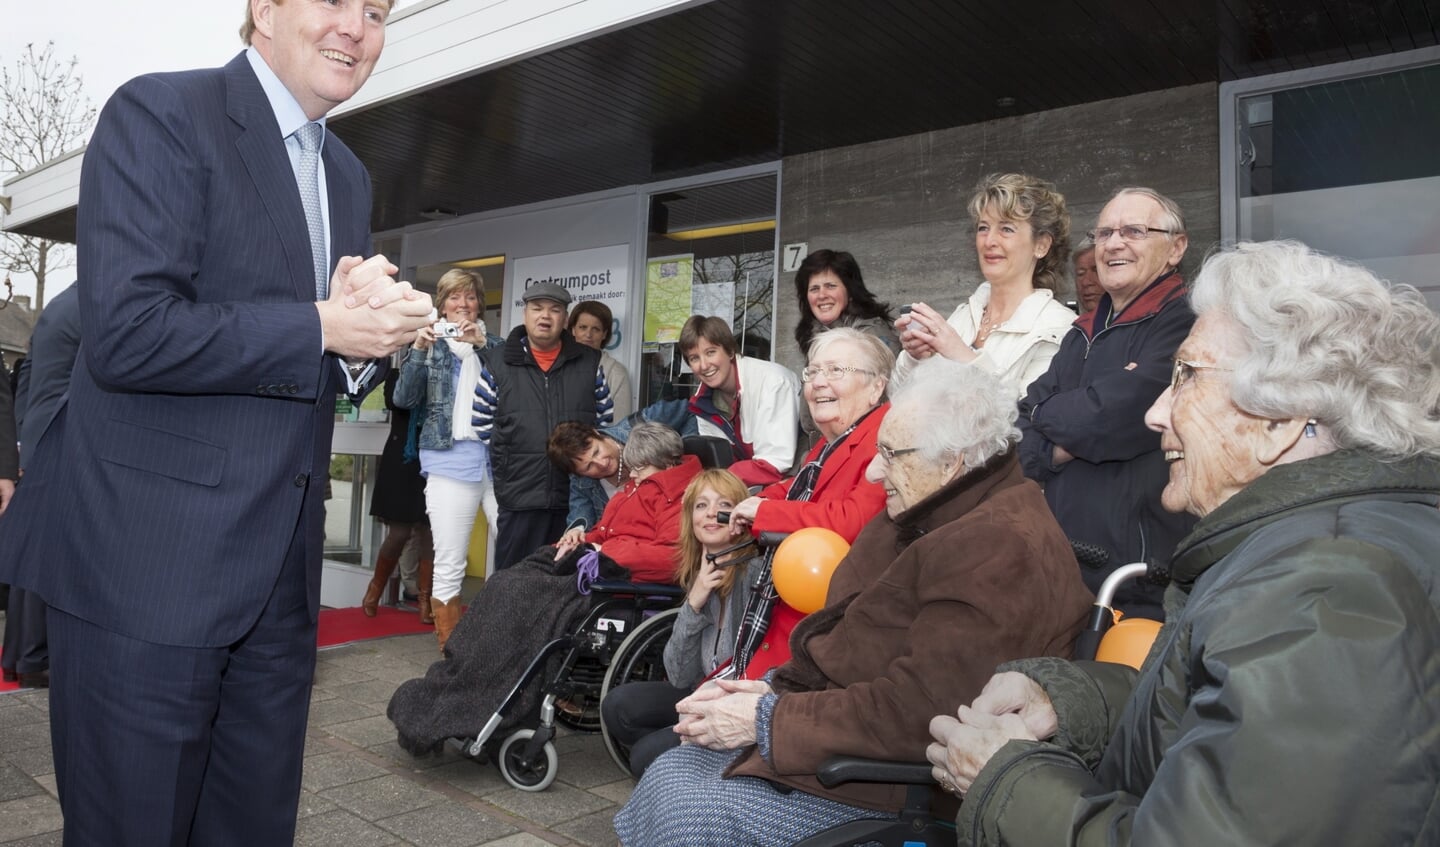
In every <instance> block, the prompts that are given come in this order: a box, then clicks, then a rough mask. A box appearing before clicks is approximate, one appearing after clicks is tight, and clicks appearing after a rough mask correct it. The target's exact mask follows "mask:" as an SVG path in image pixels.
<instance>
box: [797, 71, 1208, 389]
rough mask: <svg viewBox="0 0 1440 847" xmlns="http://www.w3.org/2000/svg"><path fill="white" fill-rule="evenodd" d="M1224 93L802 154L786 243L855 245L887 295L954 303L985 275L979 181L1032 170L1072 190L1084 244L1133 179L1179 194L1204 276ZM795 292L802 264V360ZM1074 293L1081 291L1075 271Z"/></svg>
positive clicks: (1165, 95)
mask: <svg viewBox="0 0 1440 847" xmlns="http://www.w3.org/2000/svg"><path fill="white" fill-rule="evenodd" d="M1218 103H1219V92H1218V88H1217V86H1216V85H1215V84H1213V83H1206V84H1201V85H1193V86H1188V87H1185V88H1174V89H1169V90H1166V91H1159V92H1153V93H1149V94H1138V95H1134V96H1131V97H1122V98H1117V99H1114V100H1104V101H1101V102H1098V103H1089V104H1086V105H1083V106H1074V107H1070V108H1065V109H1056V110H1053V111H1049V112H1041V113H1038V114H1033V115H1024V116H1021V117H1014V118H1003V119H1001V120H997V121H991V122H989V123H984V124H978V125H975V126H965V127H956V128H953V129H947V130H940V131H936V132H929V133H923V134H921V135H912V136H908V137H905V138H896V139H890V140H887V141H879V142H874V143H871V144H861V145H856V146H854V147H842V148H837V149H834V150H826V151H823V152H819V153H812V154H807V155H802V156H792V157H789V158H787V159H785V161H784V168H783V171H782V178H781V194H780V197H781V199H780V204H781V213H780V238H779V241H780V244H781V246H782V247H783V246H784V245H785V244H789V243H792V242H802V241H803V242H807V243H808V245H809V249H811V250H817V249H820V248H822V247H828V248H831V249H837V250H849V251H850V252H852V253H854V254H855V257H856V259H857V260H858V261H859V262H860V268H861V270H862V271H863V272H864V274H865V282H866V285H867V286H868V287H869V288H870V289H871V290H872V291H874V292H876V294H877V296H879V297H880V299H882V300H887V301H889V302H890V303H891V304H892V305H898V304H901V303H908V302H912V301H915V300H923V301H925V302H927V303H929V304H930V305H932V306H934V307H935V308H936V309H938V310H939V311H941V312H942V313H944V314H949V313H950V311H951V310H952V309H954V308H955V307H956V306H957V305H959V303H960V302H961V301H962V300H963V299H964V298H966V297H968V296H969V295H970V294H971V293H972V292H973V291H974V290H975V287H976V286H977V285H979V284H980V283H981V282H982V281H983V278H982V277H981V276H980V271H979V265H978V259H977V257H976V254H975V242H974V238H973V237H972V236H971V234H970V226H971V222H970V216H969V212H968V211H967V210H966V206H967V204H968V203H969V200H970V195H971V193H972V192H973V190H974V187H975V184H976V183H977V182H978V181H979V180H980V178H981V177H983V176H984V175H986V174H988V173H993V172H996V171H1021V172H1025V173H1033V174H1035V175H1037V176H1041V177H1044V178H1046V179H1049V180H1051V181H1053V182H1055V184H1056V185H1057V186H1058V187H1059V188H1060V190H1061V191H1062V192H1063V193H1064V194H1065V196H1066V200H1067V203H1068V205H1069V208H1070V214H1071V233H1072V237H1071V243H1072V245H1073V244H1075V243H1078V242H1079V241H1080V239H1081V238H1083V235H1082V233H1084V232H1085V231H1087V230H1089V229H1091V228H1092V227H1093V226H1094V223H1095V216H1096V215H1097V214H1098V213H1099V212H1100V208H1101V207H1102V206H1103V205H1104V203H1105V200H1106V199H1107V198H1108V197H1109V195H1110V194H1111V192H1113V191H1114V190H1115V189H1116V188H1119V187H1120V186H1122V185H1147V186H1150V187H1151V188H1154V189H1156V190H1158V191H1160V192H1161V193H1163V194H1166V195H1168V196H1170V197H1172V198H1173V199H1174V200H1175V201H1176V202H1178V203H1179V204H1180V207H1181V209H1183V210H1184V212H1185V217H1186V224H1187V227H1188V229H1189V230H1190V250H1189V252H1188V253H1187V254H1186V260H1185V263H1184V265H1183V266H1182V269H1183V270H1184V271H1185V272H1186V273H1187V274H1188V275H1191V276H1193V274H1194V271H1195V269H1196V268H1198V265H1199V261H1200V259H1202V258H1203V257H1204V255H1205V253H1206V251H1208V250H1209V248H1210V247H1211V246H1212V245H1214V244H1215V243H1216V242H1217V241H1218V240H1219V233H1220V205H1219V204H1220V186H1219V147H1218V144H1219V141H1218V136H1219V131H1218V126H1219V117H1218ZM794 291H795V288H794V276H793V274H782V276H781V280H780V286H779V292H780V293H779V308H778V309H777V311H776V332H775V337H776V357H777V359H778V360H779V361H781V362H784V363H785V364H787V365H790V366H794V367H798V366H799V365H800V363H801V355H800V353H799V351H797V350H796V348H795V340H794V327H795V322H796V320H797V317H798V312H797V306H796V303H795V294H794ZM1061 296H1062V298H1063V299H1071V298H1072V297H1073V284H1072V283H1070V282H1069V281H1067V284H1066V288H1065V289H1064V290H1062V292H1061Z"/></svg>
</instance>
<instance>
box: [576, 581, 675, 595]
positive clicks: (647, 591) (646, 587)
mask: <svg viewBox="0 0 1440 847" xmlns="http://www.w3.org/2000/svg"><path fill="white" fill-rule="evenodd" d="M590 590H591V591H593V592H595V593H596V594H643V595H644V596H646V597H673V598H675V599H676V600H680V599H683V598H684V597H685V589H683V588H681V587H680V586H678V585H671V584H669V583H663V582H627V581H625V580H623V579H597V580H595V581H594V582H592V583H590Z"/></svg>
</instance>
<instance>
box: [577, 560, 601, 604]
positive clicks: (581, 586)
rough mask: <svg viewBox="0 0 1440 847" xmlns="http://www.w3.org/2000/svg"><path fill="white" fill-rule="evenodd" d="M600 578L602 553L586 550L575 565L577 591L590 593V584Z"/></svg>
mask: <svg viewBox="0 0 1440 847" xmlns="http://www.w3.org/2000/svg"><path fill="white" fill-rule="evenodd" d="M599 578H600V551H599V550H595V549H590V550H586V551H585V554H584V555H582V556H581V557H580V560H579V561H577V562H576V563H575V590H576V591H579V592H580V593H581V594H587V595H588V594H589V593H590V583H592V582H594V581H595V580H597V579H599Z"/></svg>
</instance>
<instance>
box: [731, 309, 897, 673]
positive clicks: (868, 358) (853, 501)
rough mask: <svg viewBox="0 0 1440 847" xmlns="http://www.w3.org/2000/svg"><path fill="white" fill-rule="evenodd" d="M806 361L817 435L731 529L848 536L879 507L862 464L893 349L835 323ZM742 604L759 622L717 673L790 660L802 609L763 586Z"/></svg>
mask: <svg viewBox="0 0 1440 847" xmlns="http://www.w3.org/2000/svg"><path fill="white" fill-rule="evenodd" d="M809 362H810V364H809V366H807V367H806V368H805V370H804V371H802V372H801V374H800V378H801V380H802V381H803V382H804V384H805V402H806V404H807V405H808V406H809V407H810V416H811V418H812V419H813V420H814V421H815V425H816V427H817V428H819V430H820V434H821V435H822V436H823V437H824V440H823V441H821V442H820V443H818V444H816V445H815V446H814V447H812V448H811V449H810V452H809V453H808V454H806V456H805V464H804V465H803V466H802V467H801V468H800V472H799V473H798V474H796V475H795V476H794V477H792V478H790V479H787V480H785V481H783V482H777V483H775V484H774V485H771V486H769V487H767V488H765V489H764V490H763V491H761V492H760V494H759V495H758V496H756V497H751V498H749V499H747V500H745V501H744V502H742V503H740V504H739V505H737V506H736V507H735V510H734V511H733V512H732V513H731V515H730V523H731V527H732V530H731V531H732V532H734V533H735V534H736V535H739V534H740V533H741V532H744V531H745V530H746V529H748V530H749V531H751V532H753V533H755V534H757V535H758V534H759V533H761V532H794V531H796V530H798V529H804V528H806V527H812V526H818V527H824V528H825V529H829V530H834V531H835V532H836V533H839V535H840V536H841V537H843V538H844V539H845V540H846V541H847V542H853V541H854V540H855V536H856V535H859V534H860V529H861V527H863V526H865V524H866V523H868V522H869V520H870V519H871V518H873V517H875V516H876V515H878V514H879V513H880V511H881V510H882V509H884V508H885V490H884V488H882V487H881V486H880V485H877V484H876V483H873V482H870V481H869V480H867V479H866V478H865V469H866V468H867V467H869V465H870V461H871V460H872V459H874V458H875V433H876V432H878V431H879V429H880V422H881V421H883V420H884V419H885V413H886V412H887V411H889V409H890V404H889V403H887V402H885V399H886V389H887V388H888V386H889V382H890V369H891V368H892V367H893V366H894V364H895V354H894V353H892V352H890V349H889V348H888V347H886V346H885V344H884V342H882V341H881V340H880V339H878V338H876V337H875V336H873V335H870V334H868V333H865V332H861V331H860V330H858V329H851V328H849V327H840V328H836V329H831V330H826V331H825V332H822V333H820V334H819V335H817V336H815V340H814V341H812V342H810V357H809ZM750 604H751V611H750V612H749V613H748V614H747V615H746V619H747V620H750V621H756V622H759V624H758V625H755V626H751V627H748V628H746V629H743V630H742V631H741V632H740V636H739V639H738V640H737V642H736V645H735V654H734V658H733V660H732V664H731V666H730V668H728V669H727V670H725V671H724V672H723V673H722V676H725V677H731V678H744V679H759V678H760V677H761V676H763V675H764V673H765V672H766V671H767V670H769V669H770V668H773V667H776V666H778V665H781V664H784V663H785V662H786V661H787V660H788V659H789V658H790V631H791V630H793V629H794V628H795V625H796V624H797V623H799V622H800V619H801V618H803V617H804V615H803V614H801V613H800V612H798V611H796V610H795V609H792V608H791V607H789V606H787V605H785V604H784V603H782V602H780V599H779V597H778V596H776V594H775V590H774V588H773V586H770V585H768V584H767V585H766V586H764V589H763V590H760V591H756V592H755V593H754V594H752V595H751V598H750Z"/></svg>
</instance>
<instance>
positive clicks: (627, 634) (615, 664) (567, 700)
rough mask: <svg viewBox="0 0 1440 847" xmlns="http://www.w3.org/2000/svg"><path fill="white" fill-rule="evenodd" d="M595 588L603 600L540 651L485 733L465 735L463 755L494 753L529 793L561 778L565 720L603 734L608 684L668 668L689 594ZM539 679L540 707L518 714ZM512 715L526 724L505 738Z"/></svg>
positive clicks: (608, 584)
mask: <svg viewBox="0 0 1440 847" xmlns="http://www.w3.org/2000/svg"><path fill="white" fill-rule="evenodd" d="M590 592H591V594H592V595H594V597H595V602H594V603H593V604H592V606H591V608H590V609H589V611H588V612H586V614H585V617H584V619H582V620H581V621H580V623H579V624H578V625H577V626H576V627H575V628H574V630H573V631H571V632H570V633H569V634H567V635H563V636H561V637H559V638H555V639H552V640H551V641H549V642H547V643H546V644H545V645H544V646H543V647H541V648H540V650H539V652H538V653H536V655H535V657H534V658H533V659H531V660H530V663H529V664H528V665H526V667H525V669H524V671H522V672H521V674H520V677H519V678H518V679H517V680H516V681H515V684H514V685H513V686H511V688H510V690H509V692H508V693H507V694H506V695H505V698H504V699H503V700H501V702H500V705H499V706H497V707H496V709H495V711H494V713H492V714H491V715H490V716H489V718H488V719H487V720H486V721H485V724H484V726H483V727H482V728H481V729H480V730H479V732H477V733H476V734H475V735H474V736H470V737H466V738H461V739H458V743H459V747H460V752H461V753H462V754H463V755H465V756H466V757H468V758H471V759H476V760H481V759H483V758H485V757H487V755H488V757H489V758H492V759H493V760H494V762H495V764H496V765H497V766H498V767H499V769H500V776H501V777H503V778H504V780H505V781H506V782H507V783H509V784H510V785H511V786H512V787H514V788H518V789H520V790H521V791H544V790H545V789H547V788H549V787H550V784H551V783H553V782H554V781H555V777H556V776H557V774H558V773H559V764H560V762H559V754H558V753H557V752H556V750H555V744H554V739H555V736H556V732H557V725H559V726H565V727H567V728H569V729H572V730H576V731H579V732H597V731H599V729H600V697H601V696H602V693H603V690H605V689H606V686H607V685H608V686H614V685H621V684H623V683H625V682H630V681H639V680H647V679H651V678H654V675H655V673H656V670H655V668H656V666H659V667H660V671H659V673H663V664H661V663H660V660H659V655H660V652H662V651H663V650H664V648H665V642H666V641H668V640H669V639H670V629H671V628H672V627H673V626H674V623H675V614H676V613H677V612H678V611H679V610H678V608H677V607H678V605H679V603H680V602H681V600H683V599H684V592H683V591H682V590H681V589H680V588H679V587H678V586H675V585H662V584H649V583H631V582H625V581H619V580H599V581H596V582H593V583H591V584H590ZM635 636H641V638H639V639H636V638H635ZM656 642H658V647H656V646H654V645H655V643H656ZM557 660H558V661H557ZM537 681H538V684H539V686H540V689H539V696H540V701H539V705H538V707H537V708H533V709H530V710H528V714H522V715H516V714H515V713H516V711H517V710H518V709H520V708H521V706H522V703H523V702H524V701H525V698H526V695H527V693H528V691H529V689H530V688H531V686H532V685H535V684H537ZM507 718H518V721H519V723H518V726H515V727H514V728H511V729H509V730H508V731H507V732H506V733H505V735H504V736H503V737H497V736H496V733H497V731H498V730H499V729H500V727H501V726H502V725H503V724H505V723H506V720H507Z"/></svg>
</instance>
